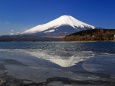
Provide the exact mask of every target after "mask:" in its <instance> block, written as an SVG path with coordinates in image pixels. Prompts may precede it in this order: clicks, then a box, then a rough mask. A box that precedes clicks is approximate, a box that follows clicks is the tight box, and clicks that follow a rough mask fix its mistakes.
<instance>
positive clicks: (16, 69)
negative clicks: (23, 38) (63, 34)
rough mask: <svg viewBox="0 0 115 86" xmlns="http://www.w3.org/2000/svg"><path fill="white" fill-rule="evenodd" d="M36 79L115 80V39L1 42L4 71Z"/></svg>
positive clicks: (23, 77)
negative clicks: (102, 40) (103, 40)
mask: <svg viewBox="0 0 115 86" xmlns="http://www.w3.org/2000/svg"><path fill="white" fill-rule="evenodd" d="M4 70H7V72H8V75H11V76H13V77H16V78H19V79H28V80H32V81H34V82H45V81H46V80H47V79H48V78H52V77H65V78H70V79H72V80H104V81H108V80H109V81H114V80H115V43H114V42H0V74H2V73H3V72H4Z"/></svg>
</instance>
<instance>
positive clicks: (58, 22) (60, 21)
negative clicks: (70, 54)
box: [23, 15, 95, 33]
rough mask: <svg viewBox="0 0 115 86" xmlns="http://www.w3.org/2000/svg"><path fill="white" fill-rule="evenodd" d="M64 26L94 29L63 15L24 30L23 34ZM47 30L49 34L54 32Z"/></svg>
mask: <svg viewBox="0 0 115 86" xmlns="http://www.w3.org/2000/svg"><path fill="white" fill-rule="evenodd" d="M64 25H68V26H71V27H73V28H75V29H77V28H92V29H94V28H95V27H94V26H92V25H89V24H86V23H84V22H82V21H80V20H77V19H75V18H74V17H72V16H70V15H63V16H61V17H59V18H57V19H55V20H53V21H50V22H48V23H46V24H42V25H38V26H35V27H33V28H31V29H29V30H26V31H25V32H23V33H36V32H42V31H45V30H48V29H51V28H54V29H55V28H57V27H60V26H64ZM54 29H53V30H51V31H50V30H49V32H53V31H55V30H54Z"/></svg>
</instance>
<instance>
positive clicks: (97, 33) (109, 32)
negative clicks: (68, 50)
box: [63, 28, 115, 41]
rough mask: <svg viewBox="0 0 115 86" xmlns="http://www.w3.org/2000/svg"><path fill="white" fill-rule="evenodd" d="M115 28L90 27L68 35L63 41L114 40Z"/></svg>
mask: <svg viewBox="0 0 115 86" xmlns="http://www.w3.org/2000/svg"><path fill="white" fill-rule="evenodd" d="M114 35H115V29H99V28H96V29H90V30H84V31H80V32H76V33H73V34H70V35H67V36H65V37H64V38H63V41H114V38H115V37H114Z"/></svg>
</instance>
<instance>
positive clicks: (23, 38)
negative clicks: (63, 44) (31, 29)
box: [0, 35, 61, 42]
mask: <svg viewBox="0 0 115 86" xmlns="http://www.w3.org/2000/svg"><path fill="white" fill-rule="evenodd" d="M59 40H61V39H59V38H48V37H38V36H32V35H30V36H29V35H11V36H8V35H4V36H0V42H10V41H18V42H20V41H33V42H35V41H59Z"/></svg>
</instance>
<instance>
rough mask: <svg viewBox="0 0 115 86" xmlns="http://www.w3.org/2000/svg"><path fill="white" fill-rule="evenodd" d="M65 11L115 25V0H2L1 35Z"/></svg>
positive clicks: (99, 23)
mask: <svg viewBox="0 0 115 86" xmlns="http://www.w3.org/2000/svg"><path fill="white" fill-rule="evenodd" d="M62 15H71V16H73V17H75V18H77V19H79V20H81V21H83V22H86V23H88V24H91V25H94V26H97V27H104V28H115V0H0V35H4V34H10V33H17V32H22V31H24V30H26V29H30V28H32V27H34V26H36V25H39V24H44V23H47V22H49V21H51V20H53V19H55V18H57V17H60V16H62Z"/></svg>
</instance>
